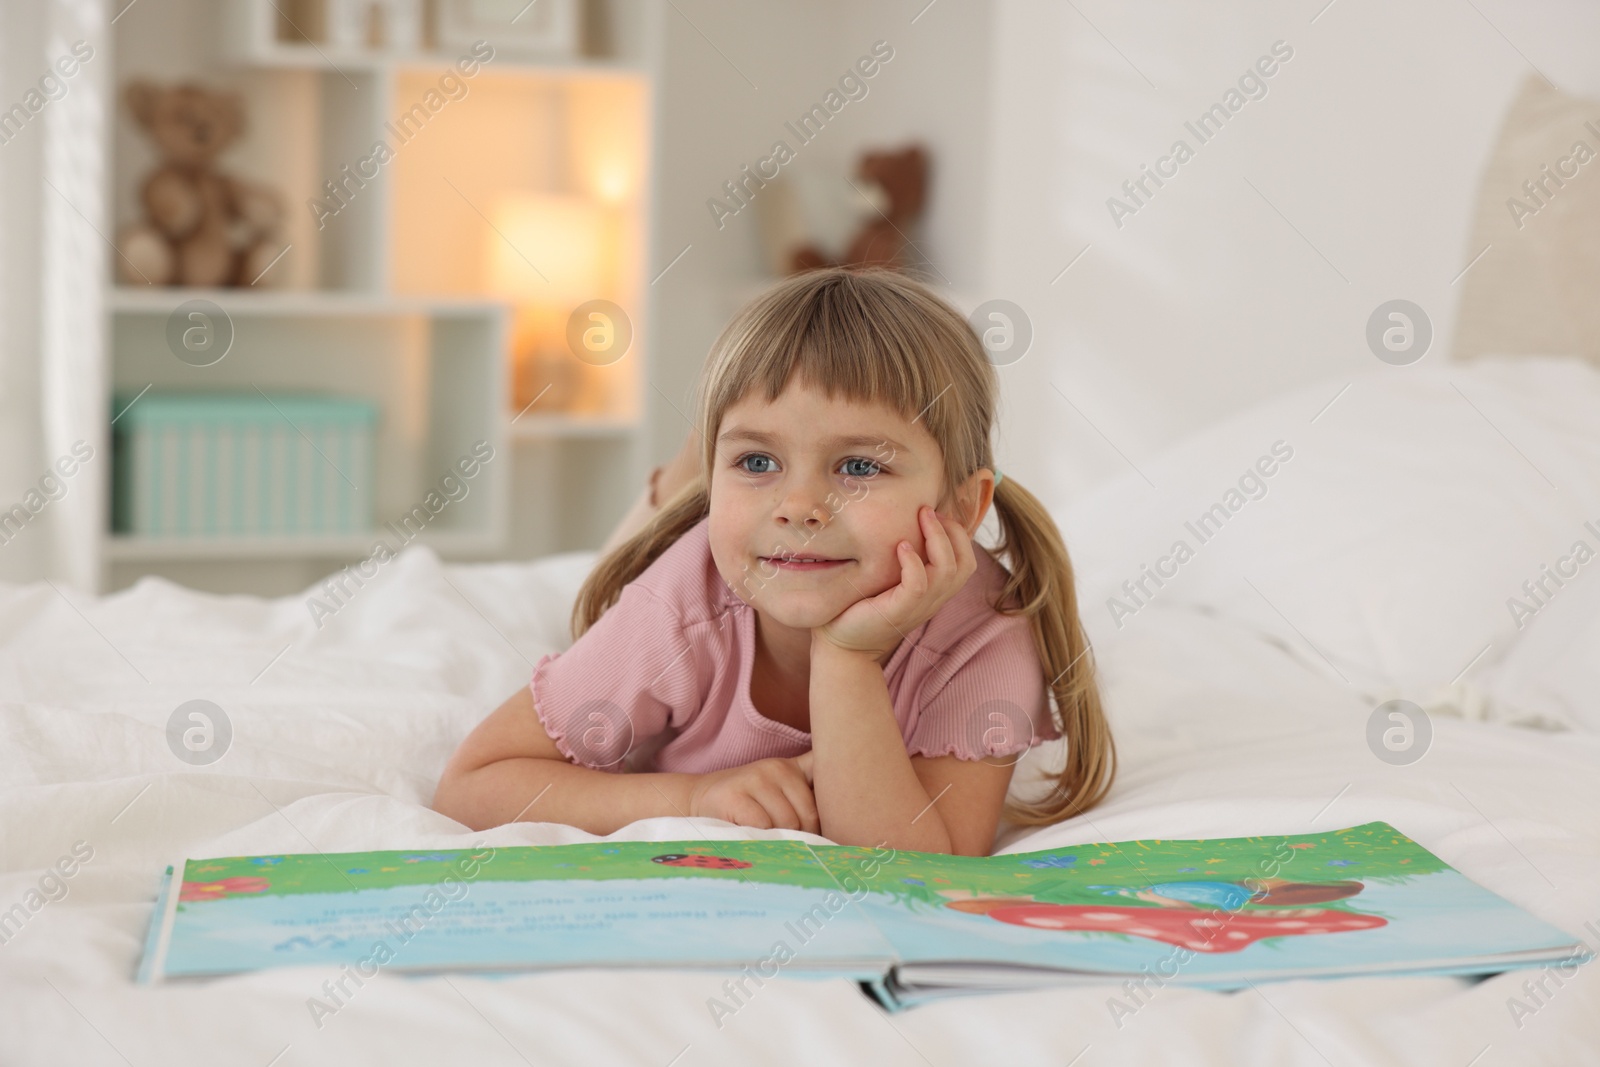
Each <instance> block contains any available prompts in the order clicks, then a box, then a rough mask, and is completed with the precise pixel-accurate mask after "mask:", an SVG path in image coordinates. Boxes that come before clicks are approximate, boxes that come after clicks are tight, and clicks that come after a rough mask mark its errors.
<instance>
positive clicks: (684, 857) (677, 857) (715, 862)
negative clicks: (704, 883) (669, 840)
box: [650, 852, 752, 871]
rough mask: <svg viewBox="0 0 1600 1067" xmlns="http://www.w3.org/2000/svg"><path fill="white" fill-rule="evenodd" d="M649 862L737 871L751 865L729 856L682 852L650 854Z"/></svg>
mask: <svg viewBox="0 0 1600 1067" xmlns="http://www.w3.org/2000/svg"><path fill="white" fill-rule="evenodd" d="M650 862H652V863H659V864H662V865H663V866H666V867H699V868H701V869H702V870H713V871H737V870H743V869H744V868H746V867H750V866H752V864H750V863H747V862H746V861H744V860H736V859H733V858H732V857H729V856H697V855H690V854H688V853H683V852H674V853H671V854H669V855H666V856H651V857H650Z"/></svg>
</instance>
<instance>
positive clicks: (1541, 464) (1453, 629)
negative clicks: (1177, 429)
mask: <svg viewBox="0 0 1600 1067" xmlns="http://www.w3.org/2000/svg"><path fill="white" fill-rule="evenodd" d="M1347 385H1348V388H1346V386H1347ZM1341 390H1343V391H1342V392H1341ZM1335 397H1337V399H1335ZM1330 402H1331V404H1330ZM1313 420H1314V421H1313ZM1278 442H1281V444H1279V454H1280V456H1281V455H1282V454H1283V453H1285V452H1287V451H1289V450H1292V456H1290V458H1288V459H1287V460H1281V459H1280V460H1279V461H1278V462H1277V463H1275V464H1274V463H1272V462H1264V463H1262V464H1261V467H1260V468H1259V470H1269V469H1270V470H1271V471H1272V474H1271V475H1270V477H1265V478H1259V481H1260V482H1261V483H1263V484H1264V486H1265V493H1264V495H1259V498H1257V499H1251V497H1250V492H1252V491H1256V490H1255V481H1254V480H1252V479H1251V475H1250V473H1249V472H1251V471H1252V470H1258V469H1257V468H1256V464H1257V463H1258V460H1260V458H1261V457H1269V458H1270V457H1272V449H1273V446H1274V444H1275V443H1278ZM1139 466H1140V469H1141V470H1142V471H1143V472H1144V475H1147V476H1148V477H1149V479H1150V481H1151V482H1154V483H1155V486H1156V488H1151V486H1150V485H1149V484H1147V482H1146V481H1145V479H1144V477H1142V476H1141V475H1140V474H1139V473H1137V472H1129V473H1128V474H1126V475H1124V476H1122V477H1120V478H1118V479H1117V480H1115V481H1114V482H1112V483H1109V484H1107V485H1106V486H1104V487H1102V488H1101V489H1099V490H1096V491H1093V492H1092V493H1090V494H1089V495H1088V496H1087V497H1086V498H1084V499H1083V500H1081V501H1080V502H1078V503H1076V504H1074V505H1073V506H1072V507H1071V508H1069V509H1067V510H1066V512H1065V513H1060V514H1057V521H1058V522H1059V523H1060V525H1061V527H1062V530H1063V533H1064V534H1065V536H1066V538H1067V543H1068V548H1069V550H1070V552H1071V553H1072V558H1073V563H1074V566H1075V567H1076V569H1077V572H1078V579H1079V607H1080V611H1081V613H1082V615H1083V617H1084V622H1085V625H1086V627H1087V628H1088V630H1089V633H1090V639H1091V641H1093V642H1095V644H1096V646H1097V647H1101V646H1102V645H1103V644H1104V643H1109V642H1112V641H1115V640H1116V639H1117V636H1118V634H1119V632H1125V631H1127V630H1129V629H1131V628H1133V627H1136V626H1138V625H1139V624H1140V612H1141V611H1142V610H1143V607H1142V606H1141V605H1142V604H1146V603H1164V604H1169V605H1190V606H1199V607H1206V608H1210V609H1213V610H1215V611H1217V612H1219V613H1221V614H1222V615H1224V616H1225V617H1228V618H1230V619H1232V620H1234V621H1236V622H1240V623H1242V624H1245V625H1248V626H1251V627H1254V628H1256V629H1257V630H1259V631H1260V632H1262V633H1263V634H1265V635H1269V636H1270V637H1272V638H1274V639H1276V640H1280V641H1282V642H1283V643H1284V644H1285V645H1286V646H1288V647H1289V648H1292V649H1293V650H1295V653H1296V654H1297V655H1298V657H1299V658H1300V659H1301V660H1302V661H1303V662H1305V663H1306V664H1307V665H1308V666H1310V667H1311V668H1312V669H1314V670H1317V671H1320V672H1322V673H1324V674H1325V675H1327V676H1329V677H1331V678H1334V679H1337V680H1341V681H1343V682H1345V683H1347V684H1348V685H1349V686H1350V687H1351V688H1352V690H1355V691H1357V692H1360V693H1362V694H1363V695H1365V696H1367V697H1368V698H1369V699H1373V700H1377V699H1389V698H1390V697H1393V696H1407V697H1408V698H1410V699H1413V700H1417V701H1418V702H1419V703H1425V701H1426V698H1427V697H1428V696H1429V695H1430V694H1433V693H1436V692H1438V691H1439V690H1440V689H1442V688H1444V687H1447V686H1449V684H1450V683H1451V682H1452V681H1454V680H1456V679H1457V678H1458V676H1461V675H1462V672H1463V671H1466V670H1467V669H1468V667H1469V665H1470V668H1471V669H1470V672H1469V673H1468V674H1467V675H1466V676H1465V681H1471V680H1473V679H1474V678H1482V677H1484V676H1485V672H1487V671H1489V670H1490V668H1492V667H1493V665H1494V664H1495V663H1497V662H1498V661H1500V660H1501V659H1502V658H1503V657H1505V656H1506V654H1507V652H1508V651H1509V650H1510V649H1511V648H1512V647H1513V646H1514V645H1515V644H1516V643H1517V640H1518V638H1519V635H1520V633H1521V631H1520V630H1519V626H1518V622H1519V620H1518V618H1517V617H1515V616H1514V615H1513V612H1512V610H1511V608H1510V607H1508V599H1509V598H1511V597H1514V596H1517V597H1521V598H1522V599H1523V600H1524V601H1526V602H1527V603H1528V605H1529V606H1530V607H1533V608H1536V609H1537V610H1536V614H1535V615H1534V618H1537V613H1542V612H1544V611H1546V610H1553V608H1554V607H1555V606H1558V602H1559V601H1560V599H1561V598H1562V597H1563V596H1567V597H1569V598H1572V597H1571V593H1572V590H1568V589H1562V590H1559V591H1557V592H1556V595H1555V596H1554V597H1553V598H1549V599H1547V600H1546V601H1545V603H1546V604H1548V605H1551V607H1550V608H1545V607H1540V606H1538V605H1537V604H1535V603H1534V602H1533V601H1532V600H1531V599H1529V598H1528V597H1527V596H1526V594H1525V593H1524V590H1523V588H1522V586H1523V582H1524V581H1532V580H1536V579H1538V578H1540V577H1541V574H1542V572H1541V566H1542V565H1549V566H1551V567H1554V566H1555V565H1556V563H1557V560H1558V558H1559V557H1562V556H1565V555H1566V554H1567V553H1568V552H1569V550H1570V549H1571V548H1572V546H1573V545H1574V543H1575V542H1576V541H1578V540H1584V541H1586V542H1587V543H1588V545H1589V546H1590V548H1592V549H1595V550H1597V551H1600V536H1597V535H1596V533H1595V532H1591V531H1590V530H1589V529H1587V528H1586V527H1585V525H1584V524H1585V522H1586V521H1592V522H1593V523H1594V525H1595V527H1596V529H1597V530H1600V371H1596V369H1595V368H1593V367H1591V366H1589V365H1587V364H1584V363H1582V362H1580V361H1578V360H1575V359H1568V358H1559V357H1522V358H1515V359H1513V358H1509V357H1488V358H1484V359H1482V360H1480V361H1476V362H1474V363H1472V364H1467V365H1450V364H1444V365H1415V366H1411V367H1378V368H1375V369H1373V370H1371V371H1369V372H1366V373H1363V374H1359V375H1355V376H1353V378H1351V379H1330V380H1328V381H1325V382H1322V383H1319V384H1317V385H1315V386H1311V387H1307V388H1304V389H1297V390H1295V391H1293V392H1291V393H1288V394H1285V395H1282V396H1279V397H1276V398H1273V399H1271V400H1268V401H1266V402H1264V403H1261V404H1259V405H1257V406H1255V407H1253V408H1250V409H1248V410H1246V411H1244V412H1242V413H1240V414H1238V415H1235V416H1233V417H1231V418H1228V419H1226V420H1224V421H1223V422H1221V423H1219V424H1217V425H1215V426H1213V427H1211V428H1210V429H1208V430H1205V431H1203V432H1202V433H1200V434H1198V435H1196V436H1194V437H1192V438H1190V439H1188V440H1185V441H1182V442H1179V443H1178V444H1176V445H1173V446H1171V447H1169V448H1167V449H1165V450H1164V451H1163V452H1161V453H1160V454H1159V455H1158V456H1156V457H1155V458H1154V459H1151V460H1145V461H1141V462H1140V464H1139ZM1242 478H1243V479H1244V480H1245V482H1246V485H1245V490H1247V491H1240V482H1241V479H1242ZM1552 483H1553V484H1552ZM1229 490H1234V492H1233V494H1232V495H1231V496H1230V495H1229V493H1228V491H1229ZM1218 503H1222V504H1223V506H1224V510H1223V511H1222V512H1220V513H1219V514H1222V515H1226V519H1225V521H1221V522H1220V523H1219V525H1220V528H1217V529H1214V530H1208V531H1205V532H1209V533H1210V536H1209V538H1208V539H1206V540H1204V541H1203V542H1202V540H1201V538H1200V536H1199V534H1198V533H1197V530H1196V528H1195V527H1194V526H1193V525H1186V521H1188V522H1190V523H1193V521H1194V520H1195V518H1196V517H1197V516H1199V515H1201V514H1202V512H1204V511H1205V510H1206V509H1207V508H1209V507H1211V506H1212V505H1215V504H1218ZM1230 504H1232V505H1235V507H1234V508H1233V510H1227V506H1228V505H1230ZM1180 541H1181V542H1184V543H1186V544H1187V545H1188V548H1189V549H1190V550H1191V551H1192V557H1191V558H1188V559H1187V561H1185V562H1181V563H1180V562H1178V560H1177V558H1176V557H1173V558H1172V559H1170V560H1169V562H1168V563H1167V564H1166V569H1167V570H1168V571H1169V572H1173V576H1172V577H1170V578H1165V579H1162V581H1164V583H1165V584H1164V585H1160V586H1158V585H1157V582H1156V581H1155V579H1154V578H1153V577H1149V576H1146V572H1145V567H1146V566H1147V565H1148V566H1151V567H1152V568H1153V567H1154V566H1155V565H1156V564H1157V561H1158V559H1159V558H1160V557H1163V556H1166V555H1167V554H1168V553H1169V550H1171V549H1172V548H1173V547H1174V546H1175V545H1176V544H1177V543H1178V542H1180ZM1590 571H1593V572H1595V573H1592V574H1591V573H1588V572H1590ZM1141 577H1143V579H1144V590H1145V591H1148V593H1149V594H1150V595H1149V596H1146V593H1145V591H1141V590H1139V589H1134V591H1133V595H1130V594H1129V593H1128V592H1127V590H1125V589H1124V588H1123V587H1122V586H1123V583H1124V582H1125V581H1126V582H1135V583H1136V582H1138V581H1139V580H1140V579H1141ZM1156 577H1159V576H1156ZM1572 581H1574V582H1580V583H1581V582H1587V583H1588V584H1590V585H1600V559H1596V560H1595V561H1593V562H1591V563H1590V564H1588V565H1587V566H1586V567H1584V568H1582V569H1580V570H1579V572H1578V576H1577V577H1576V578H1574V579H1572ZM1114 597H1115V598H1117V601H1113V599H1112V598H1114ZM1573 599H1575V598H1573ZM1118 601H1120V603H1121V605H1122V607H1121V608H1118V607H1116V603H1117V602H1118ZM1520 621H1521V622H1522V623H1523V624H1524V625H1526V626H1531V625H1532V624H1531V623H1530V622H1529V619H1528V618H1527V617H1526V615H1524V617H1523V618H1522V619H1521V620H1520ZM1480 653H1482V654H1481V656H1480ZM1425 706H1426V705H1425ZM1284 711H1285V714H1293V709H1289V708H1286V709H1284Z"/></svg>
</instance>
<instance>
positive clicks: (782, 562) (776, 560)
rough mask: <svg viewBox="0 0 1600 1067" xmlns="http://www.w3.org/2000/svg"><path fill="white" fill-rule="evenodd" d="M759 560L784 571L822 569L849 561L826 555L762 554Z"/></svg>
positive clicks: (839, 565) (840, 565)
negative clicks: (830, 557)
mask: <svg viewBox="0 0 1600 1067" xmlns="http://www.w3.org/2000/svg"><path fill="white" fill-rule="evenodd" d="M761 562H763V563H771V564H772V565H773V566H775V567H777V568H779V569H780V570H786V571H823V570H827V569H829V568H830V567H842V566H844V565H845V564H846V563H849V562H850V561H849V560H848V559H829V558H828V557H826V556H801V555H794V556H762V557H761Z"/></svg>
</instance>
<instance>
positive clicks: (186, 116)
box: [117, 82, 283, 286]
mask: <svg viewBox="0 0 1600 1067" xmlns="http://www.w3.org/2000/svg"><path fill="white" fill-rule="evenodd" d="M125 99H126V101H127V104H128V110H129V111H130V112H132V114H133V117H134V119H135V120H136V121H137V122H138V123H139V125H140V126H141V127H142V128H143V129H144V131H145V132H146V133H148V134H149V135H150V139H151V140H152V141H154V142H155V145H156V149H157V150H158V151H159V152H160V154H161V165H160V166H159V167H157V169H156V170H155V172H154V173H153V174H151V175H150V177H149V178H148V179H146V181H145V183H144V189H143V191H142V193H141V197H140V199H141V202H142V203H143V205H144V211H145V221H143V222H140V223H135V224H134V225H132V226H129V227H127V228H125V229H124V230H123V231H122V232H121V233H120V234H119V235H118V240H117V251H118V252H119V253H120V255H119V256H118V269H119V272H120V276H121V279H122V281H123V282H125V283H128V284H134V285H194V286H219V285H250V284H252V283H254V282H255V281H256V280H257V279H258V278H260V276H261V272H262V271H264V270H266V269H267V267H268V266H269V265H270V264H271V263H272V262H273V260H274V258H275V257H277V256H278V255H279V254H280V253H281V252H282V251H283V243H282V242H281V240H280V239H279V236H278V228H279V226H280V224H281V223H282V221H283V204H282V201H281V200H279V198H278V196H277V194H276V193H275V192H273V191H272V190H271V189H268V188H266V187H265V186H261V185H256V184H254V183H251V182H245V181H240V180H239V179H237V178H233V177H230V176H229V175H227V174H224V173H222V172H221V171H219V170H218V169H217V168H216V161H217V157H218V156H220V155H221V154H222V152H223V150H224V149H226V148H227V147H228V146H229V145H231V144H232V143H233V142H234V140H235V139H236V138H237V137H238V136H239V134H240V133H241V132H242V131H243V129H244V108H243V105H242V103H241V102H240V99H239V96H238V95H237V94H236V93H223V92H215V91H213V90H210V89H206V88H204V87H202V86H199V85H193V84H185V85H177V86H173V87H170V88H164V87H161V86H157V85H152V84H151V83H149V82H133V83H131V84H129V85H128V87H127V90H126V93H125ZM279 276H280V277H281V276H282V273H281V272H279ZM261 280H262V281H267V279H265V278H262V279H261Z"/></svg>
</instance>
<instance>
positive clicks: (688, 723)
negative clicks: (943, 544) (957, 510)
mask: <svg viewBox="0 0 1600 1067" xmlns="http://www.w3.org/2000/svg"><path fill="white" fill-rule="evenodd" d="M709 521H710V520H709V519H702V520H701V521H700V522H699V523H697V524H696V525H695V526H694V527H692V528H691V529H690V530H689V531H688V532H686V533H685V534H684V535H683V537H681V538H680V539H679V540H678V541H677V542H676V543H675V544H673V545H672V546H671V547H669V548H668V549H667V550H666V551H664V552H663V553H662V554H661V555H660V556H658V557H656V559H655V561H654V562H653V563H651V564H650V566H649V567H648V568H646V569H645V570H644V572H643V573H641V574H640V575H639V576H638V577H637V578H635V579H634V580H633V581H631V582H629V583H628V584H627V585H626V586H624V587H623V590H622V593H621V594H620V596H619V597H618V599H617V601H616V603H614V604H612V606H611V607H610V608H608V609H607V610H606V611H605V612H604V613H603V614H602V615H601V616H600V618H599V620H598V621H597V622H596V623H595V624H594V625H593V626H592V627H590V628H589V629H588V631H586V632H585V633H584V635H583V636H582V637H581V638H579V639H578V640H577V641H576V642H574V643H573V645H572V647H571V648H569V649H568V650H567V651H565V652H560V653H550V654H547V655H545V656H543V657H541V658H540V660H539V662H538V663H537V664H536V665H535V666H534V670H533V679H532V681H531V683H530V685H531V687H532V691H533V701H534V707H535V708H536V709H537V712H538V715H539V718H540V720H541V721H542V722H543V723H544V728H545V732H546V733H548V734H549V735H550V737H551V738H552V739H553V740H554V741H555V744H556V747H557V748H558V749H559V750H560V751H561V753H562V754H563V755H565V756H566V757H567V758H569V759H571V760H573V761H574V762H577V763H579V764H582V765H584V766H587V767H593V768H598V769H605V770H613V771H622V770H635V771H641V770H655V771H662V772H686V773H694V774H705V773H709V772H711V771H718V770H723V769H725V768H728V767H737V766H741V765H743V764H746V763H750V762H752V761H754V760H758V759H766V758H769V757H774V756H781V757H794V756H798V755H800V754H802V753H804V752H806V751H807V750H809V749H810V748H811V735H810V734H809V733H806V732H804V731H801V730H797V729H795V728H794V727H792V726H789V725H788V724H786V723H781V722H777V721H776V720H773V719H769V718H767V717H766V716H764V715H762V714H761V713H760V712H759V711H757V710H756V707H755V704H754V703H753V702H752V701H751V699H750V671H751V664H752V663H753V662H754V653H755V641H756V633H755V627H756V611H755V609H754V608H752V607H751V606H750V605H748V604H746V603H745V602H744V601H743V600H741V599H739V597H738V595H737V594H735V593H734V591H733V589H732V588H730V587H729V585H728V583H727V582H725V581H724V580H723V578H722V575H721V574H720V573H719V572H718V571H717V567H716V563H715V562H714V561H713V559H712V557H711V544H710V541H709V539H708V523H709ZM973 547H974V553H975V555H976V558H977V563H978V569H977V570H976V571H975V572H974V573H973V575H972V577H971V578H969V579H968V580H967V584H966V585H964V586H963V587H962V588H961V590H960V591H959V592H957V593H956V595H955V596H954V597H952V598H951V599H950V600H949V601H947V602H946V603H945V604H944V606H943V607H941V608H940V609H939V610H938V611H937V612H935V613H934V615H933V617H932V618H930V619H928V621H927V622H925V623H923V624H922V625H921V626H919V627H917V628H916V629H915V630H913V631H911V632H910V633H909V634H908V635H906V637H905V638H904V639H903V640H902V641H901V642H900V646H899V647H898V648H896V649H895V651H894V654H893V655H892V656H891V657H890V658H889V661H888V662H887V663H886V664H885V665H884V668H883V673H884V678H885V680H886V681H887V682H888V689H889V699H890V701H891V703H892V704H893V707H894V716H895V720H896V722H897V723H898V724H899V727H900V734H901V736H902V737H903V738H905V743H906V752H907V753H908V754H910V755H914V756H945V755H951V754H954V755H956V756H958V757H960V758H962V759H981V758H983V757H985V756H1005V755H1010V754H1013V753H1018V752H1021V751H1022V750H1024V749H1027V748H1030V747H1032V746H1033V745H1036V744H1039V743H1041V742H1043V741H1047V740H1053V739H1055V738H1058V737H1060V736H1061V734H1060V732H1059V731H1058V730H1057V728H1056V726H1055V723H1054V722H1053V720H1052V717H1051V714H1050V704H1049V697H1048V694H1047V689H1046V685H1045V677H1044V667H1043V665H1042V664H1041V662H1040V659H1039V654H1038V652H1037V650H1036V648H1035V646H1034V642H1033V633H1032V627H1031V624H1030V622H1029V620H1028V619H1027V618H1025V617H1023V616H1020V615H1002V614H1001V613H1000V612H998V611H996V610H995V609H994V607H993V606H992V605H993V604H994V603H995V602H996V600H997V598H998V597H999V595H1000V591H1001V589H1002V587H1003V584H1004V582H1005V579H1006V572H1005V570H1004V568H1002V567H1001V565H1000V564H999V563H998V562H997V561H996V560H995V559H994V558H993V557H992V556H990V555H989V553H988V551H987V550H986V549H984V548H983V547H982V546H981V545H974V546H973Z"/></svg>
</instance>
